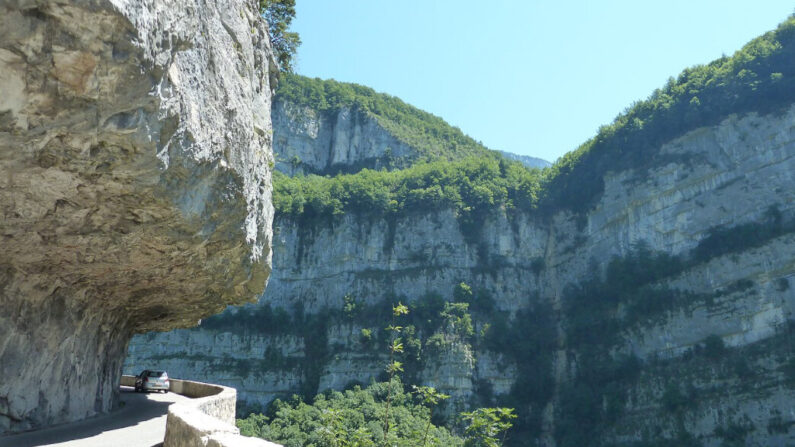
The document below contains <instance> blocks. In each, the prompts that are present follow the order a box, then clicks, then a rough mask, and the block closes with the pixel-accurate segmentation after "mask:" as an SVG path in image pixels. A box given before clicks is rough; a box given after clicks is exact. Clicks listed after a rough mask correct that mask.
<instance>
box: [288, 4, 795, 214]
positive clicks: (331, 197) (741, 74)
mask: <svg viewBox="0 0 795 447" xmlns="http://www.w3.org/2000/svg"><path fill="white" fill-rule="evenodd" d="M284 81H285V82H284V84H283V85H282V86H281V87H280V89H279V92H278V94H277V97H280V98H282V99H284V100H289V101H291V102H294V103H297V104H301V105H305V106H310V107H314V108H317V109H319V110H328V109H336V108H340V107H344V106H349V107H353V108H354V109H357V110H361V111H364V112H367V113H371V114H373V115H374V116H376V117H377V119H378V120H379V123H381V125H383V126H384V127H385V128H386V129H387V130H388V131H390V132H392V133H393V134H395V135H396V136H398V137H399V138H400V139H402V140H403V141H406V142H407V143H409V144H410V145H412V146H414V147H417V148H420V149H422V150H423V151H424V153H425V154H426V155H427V158H428V159H435V160H437V161H433V162H424V163H420V164H419V166H411V167H409V168H408V169H406V170H405V172H403V171H401V172H384V171H377V172H374V171H368V170H364V171H362V172H360V173H358V174H352V175H343V176H338V177H335V178H331V179H329V178H318V177H314V176H306V177H297V178H294V179H287V178H286V177H284V176H278V177H277V178H276V182H275V185H276V188H275V192H274V202H275V203H276V209H277V211H278V212H280V213H283V214H288V215H292V216H298V215H301V214H303V213H306V214H307V215H313V216H317V215H321V214H327V215H338V214H342V213H345V212H368V211H371V210H376V211H379V212H383V211H395V212H396V211H400V210H402V209H404V208H406V209H435V208H439V207H454V208H457V209H459V210H463V209H467V208H472V206H473V205H474V206H479V205H486V206H502V205H514V206H518V207H520V208H524V209H532V208H535V207H536V206H539V205H540V206H542V207H544V208H545V209H552V210H554V209H558V208H568V209H572V210H575V211H584V210H586V209H588V207H590V206H592V205H593V204H594V202H595V201H596V200H597V199H598V198H599V196H600V195H601V192H602V191H603V188H604V184H603V176H604V175H605V174H606V173H607V172H608V171H611V170H613V171H619V170H622V169H629V168H636V169H643V168H645V167H647V166H649V165H650V163H651V161H652V160H654V159H655V157H659V154H658V150H659V147H660V146H661V145H662V144H664V143H666V142H668V141H670V140H671V139H673V138H676V137H678V136H681V135H683V134H684V133H686V132H688V131H690V130H693V129H696V128H698V127H702V126H708V125H714V124H716V123H718V122H719V121H720V120H722V119H724V118H726V117H727V116H729V115H731V114H742V113H747V112H754V111H757V112H762V113H768V112H773V111H776V110H780V109H781V108H782V107H785V106H787V105H790V104H792V103H793V101H795V18H790V19H788V20H787V21H785V22H783V23H782V24H781V25H779V27H778V29H776V30H775V31H771V32H768V33H766V34H764V35H763V36H760V37H758V38H756V39H754V40H752V41H751V42H749V43H748V44H746V45H745V46H744V47H743V48H742V49H741V50H739V51H737V52H736V53H735V54H734V55H732V56H731V57H721V58H720V59H717V60H715V61H713V62H711V63H709V64H707V65H699V66H695V67H691V68H688V69H685V70H684V71H683V72H682V73H681V74H679V76H678V77H677V78H670V79H669V81H668V83H667V84H666V85H665V86H664V87H663V88H661V89H657V90H655V91H654V92H653V93H652V95H651V96H650V97H649V98H648V99H646V100H644V101H639V102H637V103H635V104H633V105H631V106H630V107H628V108H627V109H626V110H625V111H624V112H623V113H621V114H620V115H619V116H618V117H617V118H616V119H615V121H614V122H613V123H612V124H610V125H606V126H603V127H601V128H600V129H599V132H598V134H597V135H596V136H595V137H594V138H592V139H591V140H589V141H587V142H586V143H584V144H583V145H582V146H580V147H579V148H578V149H577V150H575V151H573V152H570V153H568V154H566V155H565V156H563V157H562V158H561V159H560V160H558V161H557V162H556V163H555V164H554V165H553V166H552V167H551V168H548V169H545V170H544V171H542V172H543V176H542V175H539V173H538V171H533V170H527V169H526V168H524V167H522V166H520V165H517V167H515V168H511V169H510V170H506V171H495V170H494V169H493V166H496V165H497V164H499V165H500V166H503V163H504V162H500V161H497V160H499V156H498V155H496V154H495V153H494V152H493V151H488V150H485V148H483V147H482V146H480V145H479V144H478V143H476V142H475V141H474V140H472V139H471V138H469V137H467V136H465V135H464V134H463V133H461V132H460V130H458V129H455V128H452V127H450V126H449V125H447V124H446V123H445V122H444V121H443V120H441V119H440V118H438V117H435V116H433V115H430V114H428V113H426V112H422V111H420V110H417V109H416V108H414V107H411V106H409V105H407V104H405V103H403V102H402V101H400V100H399V99H397V98H394V97H391V96H388V95H382V94H377V93H375V92H374V91H373V90H371V89H369V88H367V87H362V86H358V85H355V84H344V83H339V82H336V81H320V80H317V79H315V80H313V79H309V78H303V77H299V76H293V75H288V76H285V77H284ZM469 155H481V156H483V158H484V160H483V161H482V162H481V163H482V164H481V166H483V167H484V168H485V171H486V175H485V176H481V177H476V178H472V179H470V182H469V183H468V184H467V183H466V182H464V181H463V179H461V177H462V176H468V175H470V174H472V171H471V170H470V169H469V167H471V166H474V165H476V164H477V163H478V162H477V161H475V160H471V159H470V160H464V161H461V160H460V159H461V158H465V157H467V156H469ZM442 160H453V161H452V162H448V163H445V162H444V161H442ZM426 161H427V160H426ZM506 166H507V165H506ZM520 170H524V171H525V172H524V173H522V172H520ZM516 182H519V183H516ZM451 183H452V185H453V186H449V185H450V184H451ZM437 185H438V187H439V188H437V187H436V186H437ZM445 186H448V187H447V188H445ZM512 190H513V191H512ZM511 194H513V198H509V197H508V196H509V195H511ZM290 196H294V197H290ZM459 196H460V198H459ZM509 202H510V203H509Z"/></svg>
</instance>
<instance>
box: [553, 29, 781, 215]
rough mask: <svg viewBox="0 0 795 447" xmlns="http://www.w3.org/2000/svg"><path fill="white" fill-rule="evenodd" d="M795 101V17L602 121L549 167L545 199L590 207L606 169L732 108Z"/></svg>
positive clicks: (651, 151)
mask: <svg viewBox="0 0 795 447" xmlns="http://www.w3.org/2000/svg"><path fill="white" fill-rule="evenodd" d="M793 101H795V17H791V18H790V19H788V20H787V21H785V22H783V23H782V24H781V25H779V27H778V29H776V30H775V31H771V32H768V33H766V34H764V35H762V36H760V37H758V38H756V39H754V40H752V41H751V42H749V43H748V44H746V45H745V46H744V47H743V48H742V49H741V50H739V51H737V52H736V53H735V54H734V55H732V56H731V57H722V58H720V59H717V60H715V61H713V62H711V63H709V64H707V65H698V66H695V67H692V68H688V69H685V70H684V71H683V72H682V73H680V74H679V76H678V77H677V78H676V79H674V78H670V79H669V80H668V83H667V84H666V85H665V86H664V87H663V88H661V89H657V90H655V91H654V92H653V93H652V94H651V96H649V98H648V99H646V100H645V101H639V102H636V103H635V104H633V105H632V106H630V107H629V108H627V109H626V110H625V111H624V112H623V113H621V114H620V115H619V116H618V117H617V118H616V119H615V121H614V122H613V123H612V124H610V125H606V126H602V127H601V128H600V129H599V132H598V133H597V135H596V136H595V137H593V138H592V139H590V140H589V141H587V142H586V143H584V144H583V145H582V146H580V147H579V148H578V149H577V150H575V151H573V152H569V153H568V154H566V155H565V156H563V157H562V158H561V159H560V160H558V161H557V162H556V163H555V164H554V165H553V166H552V168H550V169H549V171H548V175H547V181H546V185H545V193H546V194H545V197H544V205H545V206H548V207H551V208H560V207H568V208H571V209H574V210H584V209H586V208H587V207H589V206H590V205H592V204H593V203H594V201H595V200H596V199H597V198H598V197H599V196H600V195H601V193H602V191H603V189H604V184H603V176H604V174H605V173H606V172H607V171H610V170H613V171H619V170H623V169H627V168H643V167H645V166H648V165H649V163H650V162H651V161H652V160H654V159H655V157H656V156H658V149H659V147H660V145H662V144H664V143H666V142H667V141H669V140H671V139H673V138H676V137H678V136H680V135H683V134H684V133H685V132H688V131H690V130H693V129H696V128H698V127H702V126H708V125H713V124H716V123H717V122H719V121H720V120H722V119H724V118H726V117H727V116H729V115H731V114H743V113H747V112H753V111H757V112H762V113H766V112H771V111H775V110H777V109H779V108H781V107H784V106H789V105H790V104H792V103H793Z"/></svg>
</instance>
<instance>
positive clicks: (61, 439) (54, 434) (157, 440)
mask: <svg viewBox="0 0 795 447" xmlns="http://www.w3.org/2000/svg"><path fill="white" fill-rule="evenodd" d="M185 400H189V398H187V397H184V396H180V395H179V394H175V393H168V394H160V393H136V392H134V391H133V389H132V388H130V387H125V386H123V387H121V401H122V405H121V408H119V409H118V410H116V411H114V412H112V413H109V414H105V415H102V416H99V417H95V418H91V419H85V420H82V421H78V422H74V423H71V424H64V425H58V426H55V427H51V428H47V429H44V430H36V431H31V432H27V433H21V434H18V435H13V436H0V447H34V446H58V447H110V446H113V447H153V446H157V445H160V444H162V443H163V438H164V437H165V434H166V413H167V412H168V406H169V405H171V404H172V403H174V402H180V401H185Z"/></svg>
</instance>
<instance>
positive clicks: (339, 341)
mask: <svg viewBox="0 0 795 447" xmlns="http://www.w3.org/2000/svg"><path fill="white" fill-rule="evenodd" d="M274 110H275V113H276V115H277V117H275V118H274V121H275V122H279V121H280V120H281V122H287V123H292V124H290V125H289V126H286V127H285V128H287V129H296V128H298V129H300V130H298V131H296V130H293V132H295V135H294V136H293V137H290V138H295V139H300V138H303V135H304V134H305V133H306V132H305V129H306V128H307V127H306V125H305V124H306V123H307V122H310V123H317V121H314V120H316V118H317V117H316V115H312V114H305V115H302V116H304V118H301V119H299V120H298V122H293V121H294V120H295V119H296V118H295V116H294V115H291V114H285V110H286V108H285V107H284V106H280V107H278V108H276V109H274ZM291 113H292V112H291ZM793 123H795V107H791V108H789V109H787V110H784V111H780V112H778V113H774V114H769V115H764V116H759V115H757V114H748V115H744V116H734V115H733V116H730V117H729V118H727V119H725V120H723V121H722V122H721V123H720V124H718V125H715V126H712V127H706V128H700V129H697V130H694V131H691V132H688V133H686V134H684V135H681V136H680V137H678V138H676V139H674V140H672V141H669V142H668V143H666V144H664V145H663V146H662V147H660V148H659V150H658V152H657V154H656V155H655V156H654V158H653V160H652V161H651V162H650V163H649V165H648V166H647V167H646V168H644V169H642V170H641V169H631V170H623V171H620V172H610V173H608V174H607V176H606V177H605V178H604V184H605V188H604V194H603V195H602V197H601V198H600V200H599V201H598V203H597V204H596V206H595V207H593V208H592V209H590V210H589V211H587V212H586V213H584V214H581V215H574V214H571V213H569V212H565V211H558V212H555V213H552V214H550V215H528V214H526V213H517V212H510V213H506V211H504V210H495V211H494V212H493V213H491V215H490V216H489V217H488V218H487V219H486V220H485V223H484V225H483V226H482V227H481V228H480V230H479V232H478V234H476V235H475V236H476V237H474V238H473V237H472V236H473V235H465V234H463V233H462V230H461V228H462V227H461V225H460V224H459V221H458V218H457V217H456V215H455V213H454V212H453V211H452V210H445V209H440V210H438V211H434V212H417V213H409V214H406V215H403V216H400V217H398V218H395V219H393V220H380V219H373V218H367V217H362V216H357V215H351V214H348V215H345V216H343V217H340V218H337V219H335V220H333V221H325V220H322V221H314V222H296V221H293V220H291V219H287V218H279V217H278V216H277V218H276V220H275V222H274V265H275V266H276V269H275V270H274V273H273V277H272V280H271V283H270V285H269V288H268V291H267V293H266V294H265V295H264V296H263V299H262V302H261V304H260V305H258V306H248V307H246V308H242V309H230V310H228V311H227V312H226V313H225V314H224V315H223V318H222V319H220V320H216V321H214V322H213V321H211V320H212V319H211V320H208V321H207V323H206V324H203V325H202V326H201V327H199V328H196V329H191V330H179V331H173V332H170V333H165V334H158V335H147V336H141V337H140V338H136V339H135V340H134V342H133V343H132V344H131V346H130V351H129V356H128V359H127V362H126V364H125V369H126V370H129V371H130V372H132V371H135V370H138V369H141V368H144V367H149V366H153V365H158V367H163V368H166V369H168V370H169V372H171V373H172V374H174V375H192V376H201V377H205V378H206V379H207V380H210V381H215V382H220V383H225V384H229V385H232V386H235V387H237V388H238V389H239V390H240V396H241V398H242V399H244V400H247V401H249V402H250V403H259V404H263V403H267V402H268V401H270V400H272V399H273V398H275V397H278V396H285V395H289V394H292V393H294V392H298V391H304V392H307V393H309V394H311V393H313V392H316V391H322V390H323V389H326V388H342V387H344V386H346V385H347V384H349V383H351V382H355V381H359V382H367V381H368V380H370V379H371V378H373V377H377V376H378V375H379V374H381V373H382V371H383V368H384V365H385V359H384V353H385V352H386V351H384V350H383V349H381V348H380V347H377V346H376V347H374V346H373V343H374V342H373V341H372V340H371V338H370V337H373V338H377V337H376V334H377V332H378V330H379V327H383V326H384V325H386V324H388V321H386V322H384V321H381V320H378V319H377V318H369V319H368V318H364V317H361V314H360V313H364V314H367V312H368V311H367V310H361V309H362V308H365V309H368V306H377V305H378V303H380V302H382V301H383V300H384V299H393V298H395V297H398V298H400V299H403V300H404V302H405V301H408V302H412V303H415V304H416V303H419V302H423V301H427V300H429V297H431V296H433V295H434V294H437V295H440V296H441V297H443V298H444V299H445V300H453V299H454V294H455V292H454V290H455V287H456V285H457V284H459V283H460V282H462V281H463V282H466V283H467V284H468V285H469V286H471V289H473V290H476V291H477V292H476V295H478V296H483V297H489V299H490V300H492V301H493V308H488V306H485V307H484V306H480V307H481V309H480V310H478V309H477V306H476V305H475V304H474V302H473V303H472V304H471V305H470V308H471V309H472V312H473V318H474V320H475V335H474V336H473V338H469V339H461V338H456V337H455V336H452V335H450V334H449V333H445V332H444V331H442V338H441V339H438V340H436V342H434V343H430V342H428V340H427V338H428V337H427V336H428V335H429V334H425V339H426V340H425V342H424V344H423V345H422V349H421V351H422V360H421V361H419V362H415V363H414V366H413V367H412V370H411V371H408V372H407V375H410V376H414V377H416V379H417V380H418V381H421V382H423V383H427V384H431V385H434V386H437V387H438V388H440V389H441V390H442V391H444V392H446V393H449V394H452V395H453V396H454V399H453V400H454V403H453V406H454V407H453V408H456V407H457V408H462V407H464V406H466V405H467V404H468V403H470V402H473V399H474V402H475V403H480V404H492V403H494V402H499V403H503V404H504V403H506V402H508V403H509V404H510V405H511V406H526V408H527V412H528V414H530V417H529V418H528V420H526V421H524V422H523V423H524V424H525V426H526V427H528V426H529V427H530V428H529V430H530V431H529V432H528V433H530V434H531V435H532V436H534V437H537V439H539V442H540V443H541V444H542V445H554V444H555V443H557V444H559V445H578V444H577V442H581V443H580V444H579V445H584V444H582V442H585V441H586V440H587V437H588V436H590V437H594V436H598V437H599V438H600V439H603V440H612V441H616V442H631V441H638V442H640V441H642V440H644V439H668V440H670V441H671V442H675V441H673V440H674V439H678V440H679V441H677V442H685V441H687V440H688V439H691V437H692V439H697V440H698V442H700V443H701V444H703V445H710V446H712V445H719V444H720V443H721V442H724V441H727V442H728V441H732V442H733V440H736V439H735V438H737V439H739V438H742V439H743V440H745V442H747V445H760V446H761V445H770V444H771V443H772V444H781V445H783V444H786V443H787V442H793V434H791V431H790V430H789V427H791V426H792V425H793V424H795V417H793V415H792V414H791V408H789V406H788V405H789V404H788V402H792V399H793V398H795V391H794V390H793V383H795V375H794V374H793V371H795V369H793V365H792V362H791V360H789V359H791V357H792V354H793V351H792V350H793V345H792V343H791V342H789V340H790V338H791V335H790V332H789V331H790V330H791V329H790V328H791V322H792V319H793V316H792V315H793V313H792V312H793V306H795V291H794V290H795V289H794V288H793V287H791V285H790V284H791V282H792V281H793V279H794V278H793V276H795V236H793V230H795V225H794V224H793V222H794V221H793V218H795V189H793V187H792V185H793V184H795V182H794V181H795V179H794V178H793V175H794V174H793V172H795V126H794V125H793ZM290 126H292V127H290ZM321 127H322V126H321ZM290 138H287V139H286V140H285V141H287V140H290ZM379 138H380V139H381V140H383V139H385V138H388V136H381V137H379ZM279 141H282V140H279V139H278V137H277V143H278V142H279ZM305 141H307V144H309V143H308V141H309V140H305ZM316 141H319V140H316ZM367 144H374V142H373V141H370V143H367ZM307 147H309V146H307ZM325 148H326V146H325V143H324V144H323V145H320V146H318V147H315V148H314V149H312V150H313V151H314V153H321V154H322V153H323V151H324V150H325ZM278 150H279V149H278V148H277V151H278ZM592 295H593V296H594V298H593V299H591V298H589V297H590V296H592ZM597 297H599V298H597ZM599 299H601V300H602V301H600V302H604V303H607V304H599V305H595V304H593V303H594V302H597V301H598V300H599ZM351 303H353V305H351ZM357 306H358V309H360V310H356V309H357ZM279 312H281V313H279ZM357 312H360V313H357ZM211 323H214V324H211ZM506 325H508V326H509V327H510V329H505V330H509V331H512V332H508V333H509V334H512V336H513V337H514V338H513V339H511V338H508V339H506V338H502V339H501V338H499V337H498V336H496V335H489V331H492V334H493V333H496V332H495V331H496V330H497V329H495V328H497V327H499V326H502V327H503V328H505V327H506ZM363 329H365V330H370V331H371V333H372V334H373V335H368V334H366V333H365V332H364V331H363ZM418 330H420V329H418ZM407 337H409V336H407ZM409 338H410V337H409ZM440 340H441V341H440ZM500 341H502V343H500ZM512 345H516V346H517V347H516V348H514V347H513V346H512ZM512 387H513V388H512ZM518 395H521V396H520V397H517V396H518ZM495 399H496V400H495ZM511 399H512V400H511ZM578 411H580V412H582V411H586V412H591V411H592V412H594V414H601V415H602V416H599V417H602V418H603V419H602V420H599V428H596V427H589V426H586V427H583V426H582V424H577V422H576V421H577V418H576V415H577V414H579V413H578ZM572 421H575V422H572ZM571 433H584V434H583V435H582V436H584V438H583V439H580V440H578V439H577V438H573V437H572V436H573V435H572V434H571ZM586 443H587V442H586Z"/></svg>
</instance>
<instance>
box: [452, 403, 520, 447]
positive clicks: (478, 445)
mask: <svg viewBox="0 0 795 447" xmlns="http://www.w3.org/2000/svg"><path fill="white" fill-rule="evenodd" d="M513 411H514V410H513V408H478V409H477V410H475V411H472V412H465V413H461V418H462V419H463V420H464V421H465V422H466V423H467V427H466V429H465V433H466V439H465V440H464V447H499V446H501V445H502V444H503V443H504V442H505V434H506V432H507V431H508V429H509V428H511V427H512V426H513V424H512V423H511V422H509V421H510V420H511V419H516V414H514V412H513Z"/></svg>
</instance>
